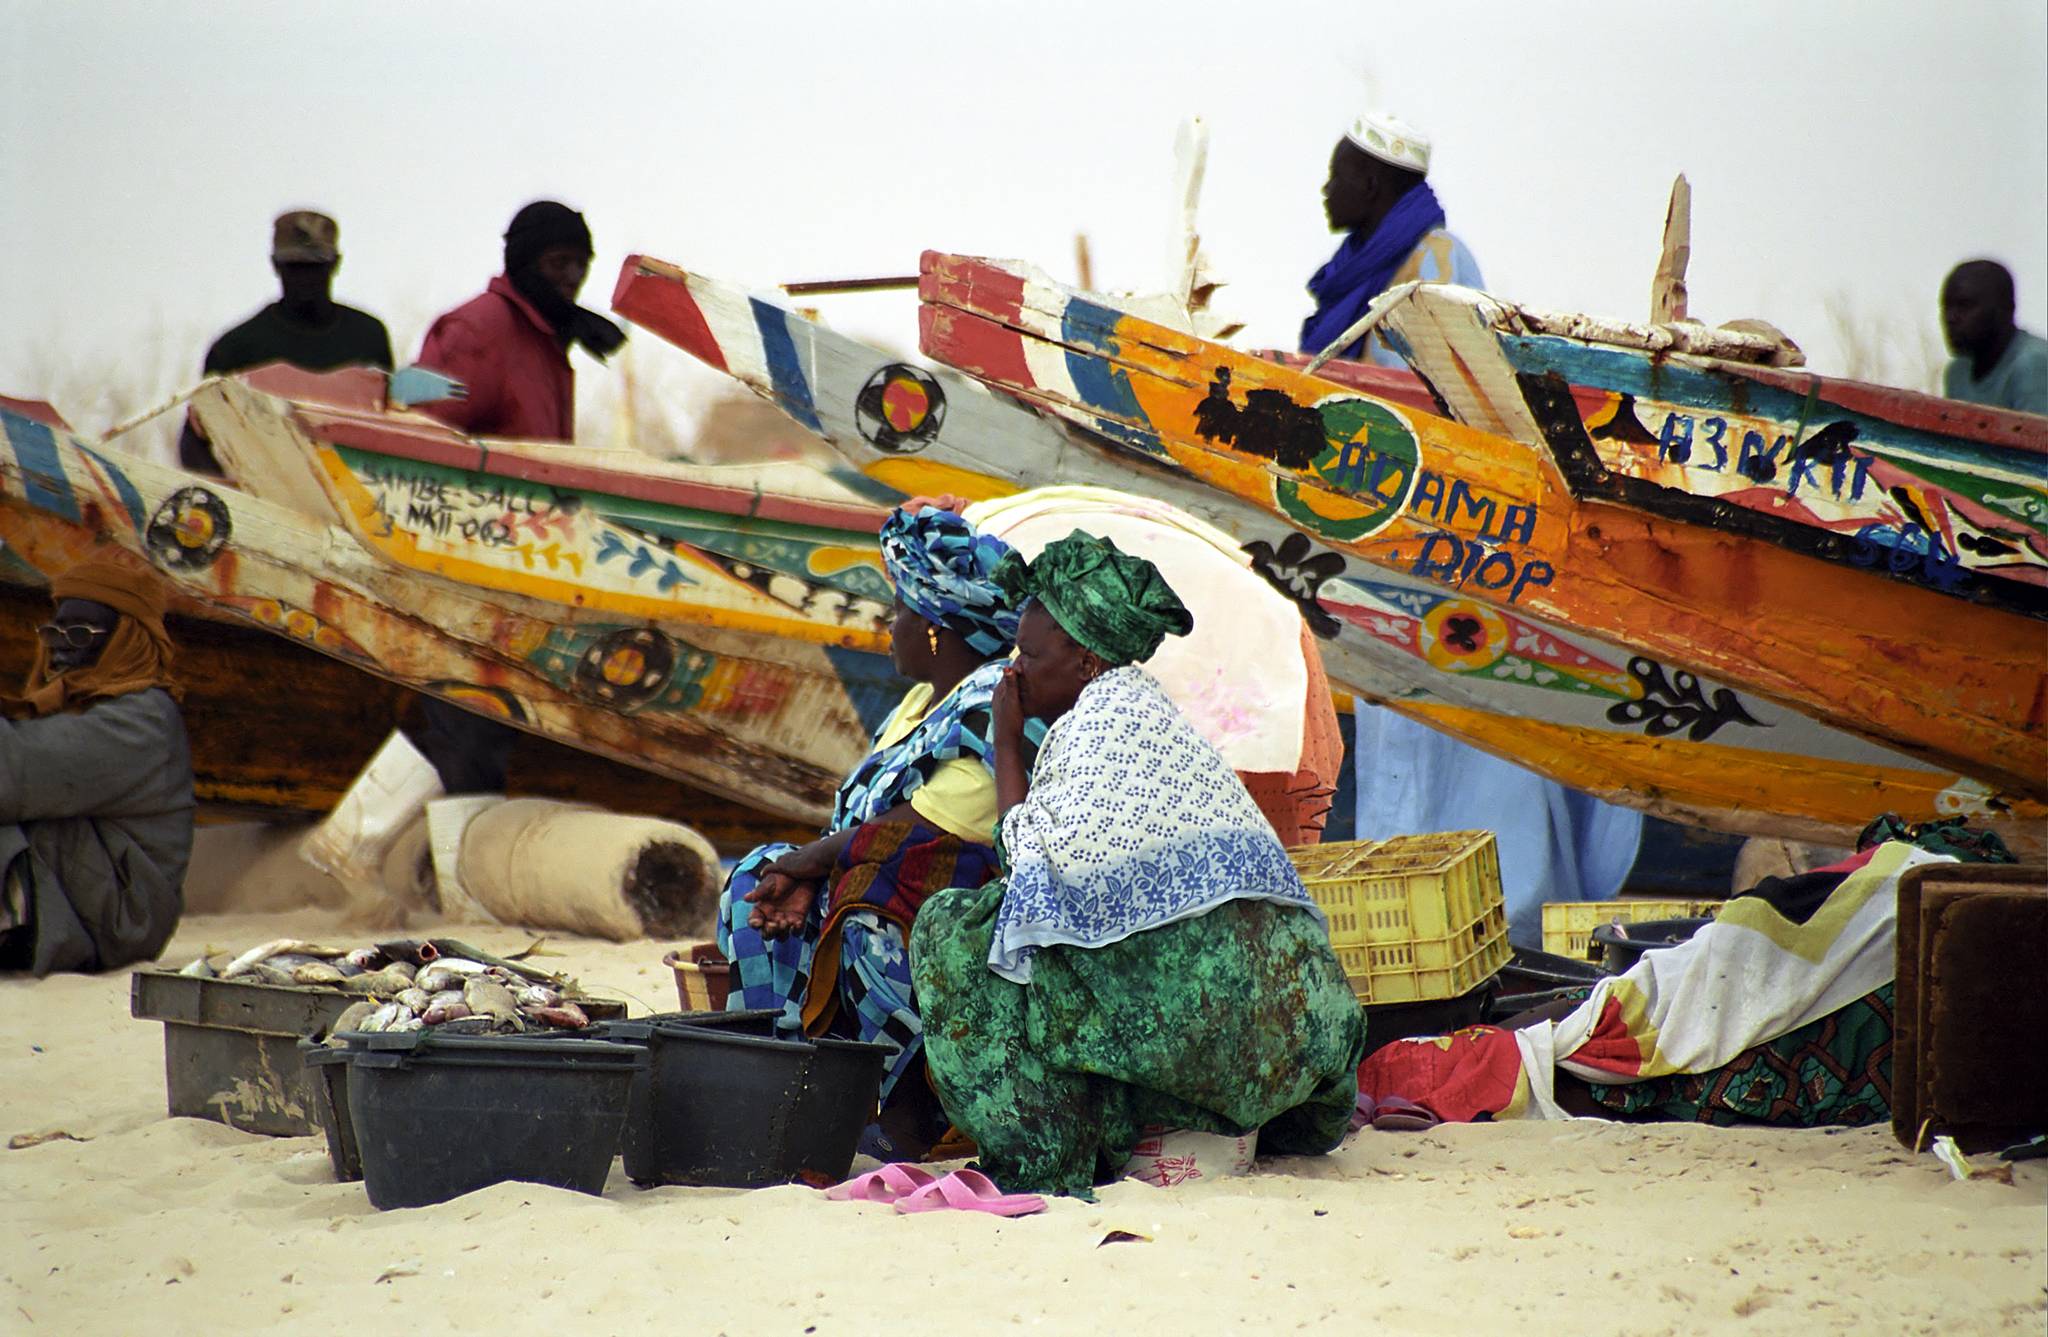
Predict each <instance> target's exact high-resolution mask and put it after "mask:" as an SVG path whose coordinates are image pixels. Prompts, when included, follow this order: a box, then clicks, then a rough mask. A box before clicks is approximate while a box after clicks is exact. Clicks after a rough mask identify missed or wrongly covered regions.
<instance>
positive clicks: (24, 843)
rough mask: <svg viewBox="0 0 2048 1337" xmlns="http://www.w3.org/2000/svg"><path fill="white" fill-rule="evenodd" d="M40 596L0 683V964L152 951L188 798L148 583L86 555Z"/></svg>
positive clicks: (158, 592)
mask: <svg viewBox="0 0 2048 1337" xmlns="http://www.w3.org/2000/svg"><path fill="white" fill-rule="evenodd" d="M50 593H51V596H52V598H54V599H55V600H56V605H57V607H56V612H55V613H54V614H53V615H52V616H51V619H50V621H49V622H47V623H46V624H44V625H43V626H41V627H38V628H37V629H36V633H37V636H38V639H39V644H38V645H37V647H36V656H35V662H34V665H33V666H32V667H31V668H30V669H29V675H28V685H27V687H26V689H25V690H24V691H23V693H22V695H21V696H19V697H8V696H5V695H4V694H0V708H4V711H0V971H10V970H15V971H18V970H27V971H32V972H33V973H34V974H36V975H38V976H41V975H47V974H49V973H50V972H51V971H54V970H112V969H115V968H116V967H119V966H125V965H128V964H129V963H131V962H134V961H144V960H149V959H151V958H154V957H155V956H156V954H157V953H158V952H160V951H162V950H163V945H164V942H165V941H166V940H167V939H168V938H169V937H170V936H171V931H172V930H173V929H175V928H176V927H177V925H178V914H179V912H180V910H181V909H182V908H183V906H184V882H185V864H186V861H187V860H188V859H189V858H190V857H191V853H192V817H193V808H194V804H193V799H192V758H191V754H190V752H189V751H188V750H187V749H186V744H185V721H184V717H183V716H182V715H180V714H179V713H178V695H179V693H178V687H177V683H176V681H175V680H174V679H173V678H172V677H171V641H170V637H169V636H167V635H166V634H165V632H164V604H165V599H166V591H165V589H164V587H163V585H162V584H161V583H160V582H159V581H158V580H157V579H156V578H155V577H154V576H153V575H151V574H150V573H148V572H146V571H142V570H137V569H133V568H131V567H128V566H126V565H117V564H114V563H111V562H89V563H86V564H85V565H83V566H78V567H74V568H72V569H71V570H70V571H68V572H66V573H64V574H63V575H61V576H58V577H57V578H56V579H54V580H52V581H51V582H50Z"/></svg>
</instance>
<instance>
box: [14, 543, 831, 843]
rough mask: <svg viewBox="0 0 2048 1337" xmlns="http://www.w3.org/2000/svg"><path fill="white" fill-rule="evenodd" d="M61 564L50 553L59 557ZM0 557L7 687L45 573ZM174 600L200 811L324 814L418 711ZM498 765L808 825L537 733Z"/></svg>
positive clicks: (675, 812) (530, 778)
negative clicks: (652, 777)
mask: <svg viewBox="0 0 2048 1337" xmlns="http://www.w3.org/2000/svg"><path fill="white" fill-rule="evenodd" d="M0 514H4V512H0ZM48 523H49V524H50V525H51V526H65V528H66V529H68V530H71V531H72V533H73V534H74V536H75V538H76V539H77V541H78V546H77V557H78V558H79V559H83V558H84V557H85V556H86V555H87V554H88V553H89V552H90V551H91V548H92V536H91V535H89V534H88V533H86V532H85V531H84V530H83V529H82V528H79V527H72V526H68V525H66V524H65V522H63V521H58V520H54V519H53V520H51V521H49V522H48ZM48 550H50V551H55V550H56V545H55V544H51V545H49V547H48ZM68 565H70V561H69V560H66V561H62V562H60V563H59V569H62V567H64V566H68ZM0 567H4V568H5V569H4V570H0V685H4V686H6V687H7V688H12V687H13V686H16V685H18V684H19V683H20V682H21V680H22V678H23V677H25V676H26V674H27V672H28V666H29V661H30V659H31V658H32V655H33V652H34V647H35V628H36V626H37V624H39V623H43V622H47V621H49V620H50V598H49V593H48V590H47V589H46V588H44V584H45V582H44V573H42V572H39V571H34V570H32V569H30V568H28V567H27V566H26V565H25V564H23V563H18V562H17V563H10V562H8V561H7V559H6V558H5V557H4V556H0ZM177 608H178V609H179V610H180V611H174V612H173V613H172V614H171V616H170V617H169V618H168V619H166V622H167V626H168V628H169V631H170V634H171V640H172V642H173V643H174V644H175V645H176V646H177V656H178V658H177V669H178V678H179V681H180V683H181V684H182V686H183V687H184V692H185V696H184V703H183V707H182V709H183V712H184V716H185V731H186V736H187V737H188V738H189V739H190V741H191V746H192V772H193V788H194V790H195V792H196V793H197V796H198V799H199V804H200V814H201V817H202V819H203V820H207V821H234V820H264V821H275V820H294V819H304V818H310V817H314V816H319V815H324V814H325V813H327V812H329V811H330V810H332V809H333V807H334V805H335V803H336V802H337V801H338V800H339V799H340V798H341V795H342V793H343V792H344V791H345V790H346V789H347V788H348V786H349V784H350V782H352V781H353V780H354V779H355V777H356V776H357V775H358V774H359V773H361V771H362V769H363V767H364V766H365V765H367V764H368V763H369V760H370V758H371V756H372V755H373V754H374V753H375V752H376V750H377V748H378V746H379V745H380V744H381V743H382V742H383V740H384V737H385V735H386V734H387V733H388V732H389V731H390V730H391V729H393V728H397V727H400V726H401V725H413V724H417V722H418V721H417V719H416V718H415V716H414V715H413V713H412V711H411V710H410V706H411V703H412V702H413V701H414V699H415V698H416V696H417V693H414V692H412V691H409V690H408V689H406V688H404V687H401V686H399V685H398V684H397V683H395V682H391V681H389V680H387V679H384V678H380V677H377V676H376V675H374V674H372V673H368V672H365V671H364V670H362V669H359V668H354V667H352V666H350V665H349V664H348V663H347V662H345V661H343V660H340V659H334V658H330V657H329V656H327V655H323V654H321V653H319V652H318V651H316V650H313V649H311V648H309V647H307V646H304V645H302V644H300V643H299V642H298V641H297V640H295V639H293V638H292V637H290V636H281V635H278V634H276V632H275V631H274V630H272V631H266V630H263V629H260V628H259V627H258V626H256V625H253V624H252V623H250V622H248V621H244V620H241V619H239V618H238V619H235V620H232V621H230V620H226V619H224V618H223V617H221V616H220V615H217V614H216V615H211V616H210V615H208V610H207V609H206V608H205V607H204V606H203V605H199V604H196V603H193V602H191V601H189V600H185V599H180V600H178V602H177ZM281 702H282V703H287V709H281V708H280V703H281ZM507 771H508V779H507V784H506V788H507V791H508V792H510V793H512V794H516V795H520V796H526V797H533V798H552V799H561V800H564V801H575V802H582V803H594V804H597V805H598V806H599V807H604V808H611V809H614V810H615V811H620V812H637V813H645V814H648V815H650V816H655V817H667V818H670V819H672V820H674V821H680V822H688V823H689V824H690V825H692V826H694V827H695V828H696V829H697V830H699V831H701V832H703V833H704V835H705V837H706V838H707V839H709V840H710V841H711V842H712V843H713V844H714V845H716V846H718V847H719V849H720V850H721V851H724V852H727V853H733V854H737V853H743V852H745V851H746V850H748V849H751V848H752V847H754V846H755V845H758V844H760V843H762V842H763V841H767V840H786V839H791V838H801V836H802V833H803V832H805V830H806V829H807V828H806V827H805V826H804V825H802V824H799V823H793V822H791V821H789V820H787V819H782V818H776V817H773V816H770V815H768V814H765V813H762V812H760V811H758V810H756V809H753V808H749V807H745V806H743V805H741V804H738V803H735V802H733V801H732V800H730V799H727V798H722V797H719V796H718V795H715V794H710V793H707V792H705V791H704V790H701V789H696V788H693V787H691V786H689V785H686V784H682V783H659V784H650V783H649V782H648V781H649V776H648V774H647V772H645V771H643V770H639V769H636V768H634V767H630V766H626V765H622V764H620V763H619V762H615V761H610V760H608V759H606V758H604V757H599V756H593V755H592V754H590V753H588V752H583V751H580V750H578V749H576V748H573V747H569V746H567V745H565V744H562V743H557V742H553V741H550V740H549V739H546V738H543V737H541V736H539V735H537V734H529V733H522V734H520V735H519V736H518V738H517V739H516V741H515V742H514V744H513V748H512V754H511V757H510V760H509V766H508V768H507Z"/></svg>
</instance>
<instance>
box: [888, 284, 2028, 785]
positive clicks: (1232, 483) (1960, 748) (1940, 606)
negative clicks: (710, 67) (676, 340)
mask: <svg viewBox="0 0 2048 1337" xmlns="http://www.w3.org/2000/svg"><path fill="white" fill-rule="evenodd" d="M922 272H923V278H922V283H921V286H920V298H921V303H922V305H921V309H920V329H921V335H922V343H923V348H924V351H925V352H926V353H927V354H929V355H930V356H932V357H934V358H937V359H939V360H940V361H943V362H946V363H949V364H951V365H952V366H954V367H957V368H960V369H961V370H963V371H966V372H968V373H969V374H971V375H973V376H976V377H978V378H980V379H982V380H984V381H985V382H987V383H988V384H990V385H991V386H993V387H995V388H997V389H1000V390H1004V391H1007V392H1008V393H1010V394H1013V395H1016V396H1018V397H1019V398H1021V399H1023V400H1024V401H1025V402H1026V403H1028V404H1031V405H1033V406H1034V407H1037V408H1040V409H1041V410H1043V411H1046V412H1049V413H1052V414H1055V415H1057V416H1059V417H1061V418H1064V419H1066V420H1068V421H1069V422H1072V423H1074V424H1076V425H1078V426H1080V427H1083V428H1085V429H1087V430H1088V431H1089V432H1091V433H1094V434H1096V435H1098V436H1101V437H1103V438H1106V439H1107V440H1109V441H1112V442H1114V443H1116V444H1117V445H1118V446H1119V447H1121V448H1122V449H1124V450H1125V451H1126V452H1129V453H1130V454H1132V455H1133V456H1135V457H1138V458H1143V459H1146V460H1149V461H1151V462H1153V463H1155V464H1165V465H1167V466H1169V467H1170V468H1172V469H1174V470H1176V471H1177V472H1180V473H1184V474H1186V475H1187V476H1190V477H1193V478H1195V479H1198V480H1199V481H1201V482H1202V483H1204V484H1206V485H1207V486H1209V487H1211V488H1214V489H1217V490H1219V491H1221V492H1224V493H1227V494H1229V495H1231V496H1234V497H1237V498H1239V499H1241V500H1244V501H1248V502H1251V503H1253V504H1255V505H1257V506H1259V507H1260V508H1262V509H1264V510H1265V511H1267V512H1268V513H1270V514H1272V515H1274V516H1276V517H1279V518H1280V519H1282V520H1284V521H1285V522H1287V523H1288V524H1290V525H1292V526H1293V527H1295V528H1297V529H1300V530H1302V531H1304V532H1306V533H1308V534H1311V535H1313V536H1315V537H1316V538H1318V539H1319V540H1321V541H1322V542H1323V543H1325V544H1327V545H1328V546H1329V547H1331V548H1334V549H1337V550H1339V551H1341V552H1343V553H1349V554H1352V555H1355V556H1357V557H1359V558H1362V559H1363V560H1365V561H1366V562H1368V563H1371V564H1373V565H1376V566H1379V567H1381V568H1383V569H1386V570H1390V571H1393V572H1397V573H1399V574H1401V575H1403V576H1408V577H1419V578H1422V579H1425V580H1428V581H1431V582H1433V583H1435V584H1437V585H1439V586H1442V587H1444V588H1446V589H1452V590H1456V591H1457V592H1458V593H1459V594H1460V595H1461V596H1463V597H1466V598H1469V599H1473V600H1476V601H1479V602H1481V603H1483V604H1486V605H1489V606H1491V607H1493V608H1495V609H1497V610H1499V611H1500V612H1501V613H1502V614H1504V615H1506V614H1514V613H1518V612H1519V613H1527V614H1529V615H1532V616H1535V617H1538V618H1542V619H1544V620H1546V621H1550V622H1553V623H1557V624H1561V625H1563V626H1564V627H1567V628H1570V629H1573V630H1578V631H1583V632H1586V633H1588V634H1592V635H1596V636H1600V637H1603V638H1607V639H1610V640H1613V641H1619V642H1621V643H1624V644H1628V645H1631V646H1639V647H1642V648H1644V649H1645V650H1647V651H1649V652H1651V653H1653V654H1655V655H1656V656H1657V657H1658V658H1659V659H1660V660H1663V661H1664V662H1665V663H1668V664H1671V665H1674V666H1683V667H1684V668H1685V669H1686V670H1688V672H1687V673H1686V674H1684V676H1685V677H1686V678H1688V679H1689V678H1691V677H1692V675H1693V674H1695V673H1697V674H1702V675H1706V676H1710V677H1712V678H1714V679H1718V680H1720V681H1723V682H1728V683H1730V684H1735V685H1738V686H1740V687H1742V688H1745V689H1747V690H1749V691H1753V692H1756V693H1758V694H1760V695H1762V696H1764V697H1767V698H1770V699H1772V700H1775V701H1779V702H1782V703H1784V704H1786V705H1788V706H1791V707H1793V708H1795V709H1798V710H1800V711H1802V712H1803V713H1806V714H1808V715H1811V716H1812V717H1814V718H1816V719H1819V720H1822V721H1824V722H1826V723H1829V724H1832V725H1835V726H1837V727H1840V728H1843V729H1846V730H1849V731H1852V732H1855V733H1858V734H1861V735H1862V736H1864V737H1866V738H1868V739H1871V740H1873V741H1875V742H1878V743H1881V744H1883V745H1885V746H1887V747H1890V748H1893V749H1897V750H1899V751H1902V752H1905V753H1907V754H1910V755H1912V756H1915V757H1919V758H1922V759H1925V760H1927V761H1929V762H1931V763H1935V764H1941V765H1949V766H1954V767H1956V768H1957V769H1958V770H1960V771H1961V772H1962V773H1963V774H1964V775H1968V776H1975V777H1978V778H1979V779H1980V780H1982V781H1984V782H1987V783H1989V784H1992V785H1995V786H1997V787H1999V788H2001V789H2004V790H2006V791H2008V792H2010V793H2013V794H2015V795H2017V796H2019V797H2022V798H2027V799H2031V800H2035V801H2039V800H2041V799H2043V798H2044V797H2048V728H2044V716H2048V673H2044V668H2048V636H2044V630H2043V627H2042V624H2040V623H2039V622H2036V621H2034V620H2033V619H2030V618H2026V617H2021V616H2017V615H2014V614H2012V613H2009V612H2006V611H2003V610H2001V609H1998V608H1994V607H1987V606H1984V605H1981V604H1975V603H1970V602H1966V601H1961V600H1956V599H1951V598H1948V597H1946V596H1944V595H1942V594H1940V593H1937V592H1935V591H1932V590H1926V589H1921V588H1918V587H1914V586H1910V585H1902V584H1900V583H1897V582H1893V581H1889V580H1886V579H1883V578H1882V577H1880V576H1877V575H1874V574H1872V573H1870V572H1867V571H1861V570H1857V569H1854V568H1850V567H1844V566H1841V565H1838V564H1834V563H1830V562H1826V561H1822V560H1818V559H1816V558H1814V557H1810V556H1807V555H1804V554H1801V553H1798V552H1794V551H1790V550H1788V549H1786V548H1784V547H1781V546H1778V545H1775V544H1773V543H1770V542H1768V541H1765V540H1763V539H1760V538H1757V537H1755V536H1752V535H1748V534H1741V533H1731V532H1726V531H1721V530H1716V529H1713V528H1710V527H1704V526H1698V525H1691V524H1686V523H1682V522H1675V521H1672V520H1670V519H1668V518H1663V517H1657V516H1652V515H1648V514H1645V513H1643V512H1641V511H1638V510H1634V509H1631V508H1628V507H1624V506H1620V505H1615V504H1611V503H1606V502H1600V501H1591V500H1585V499H1581V498H1579V497H1578V496H1575V495H1574V493H1573V490H1572V488H1571V487H1570V486H1569V484H1568V482H1567V480H1566V478H1565V476H1564V474H1563V472H1562V470H1561V468H1560V466H1559V462H1558V461H1557V460H1556V459H1555V458H1554V457H1553V456H1552V455H1551V454H1550V453H1549V452H1548V451H1546V450H1544V449H1542V448H1541V447H1539V446H1535V445H1532V444H1529V443H1523V442H1517V441H1514V440H1510V439H1507V438H1504V437H1500V436H1495V435H1490V434H1487V433H1482V432H1479V431H1475V430H1473V429H1471V428H1468V427H1465V426H1462V425H1460V424H1458V423H1454V422H1451V421H1448V420H1445V419H1442V418H1438V417H1435V416H1433V415H1429V414H1424V413H1420V412H1417V411H1415V410H1414V409H1413V408H1410V407H1407V406H1404V405H1401V404H1397V403H1393V402H1390V401H1388V400H1386V399H1383V398H1380V397H1378V396H1375V395H1373V394H1370V393H1367V392H1363V391H1360V390H1357V389H1353V388H1350V387H1347V386H1344V385H1341V384H1338V383H1336V382H1334V381H1331V380H1327V379H1322V378H1319V377H1315V376H1310V375H1307V374H1305V373H1304V372H1303V371H1300V370H1297V369H1294V368H1290V367H1286V366H1281V365H1278V364H1276V363H1274V362H1272V361H1269V360H1265V359H1261V358H1259V357H1256V356H1253V355H1250V354H1246V353H1241V352H1238V351H1236V350H1234V349H1230V348H1227V347H1224V346H1222V345H1219V344H1215V343H1211V342H1208V341H1205V340H1202V339H1199V338H1196V337H1194V336H1192V335H1188V334H1185V333H1182V332H1179V331H1176V330H1174V329H1170V328H1167V327H1165V326H1162V325H1159V324H1156V323H1153V322H1150V321H1146V320H1143V319H1140V318H1138V317H1135V316H1132V315H1129V314H1127V313H1125V312H1122V311H1119V310H1117V309H1116V308H1115V307H1113V306H1111V305H1109V304H1108V303H1106V302H1105V301H1104V300H1103V299H1099V298H1096V297H1093V296H1089V295H1086V294H1082V293H1078V292H1075V291H1073V290H1071V289H1068V288H1065V287H1062V286H1061V285H1058V284H1056V283H1054V282H1052V281H1051V280H1049V279H1047V278H1046V277H1044V276H1043V275H1041V274H1039V273H1037V272H1036V271H1034V270H1031V269H1030V268H1028V267H1026V266H1022V265H1017V264H1013V263H1009V262H996V261H989V260H982V259H975V258H971V257H964V256H953V255H944V254H939V253H927V254H926V256H925V257H924V261H923V266H922ZM1666 691H1667V692H1668V693H1672V694H1677V688H1676V685H1675V684H1670V683H1667V684H1666Z"/></svg>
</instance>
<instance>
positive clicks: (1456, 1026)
mask: <svg viewBox="0 0 2048 1337" xmlns="http://www.w3.org/2000/svg"><path fill="white" fill-rule="evenodd" d="M1497 979H1498V976H1496V977H1494V978H1492V979H1488V980H1485V981H1484V982H1482V983H1481V984H1479V985H1478V986H1477V987H1476V988H1472V989H1468V990H1467V991H1465V992H1464V993H1461V994H1459V995H1458V996H1457V997H1456V998H1432V999H1429V1000H1427V1001H1424V1002H1420V1003H1368V1004H1366V1008H1365V1052H1366V1053H1368V1054H1370V1053H1373V1052H1374V1051H1375V1050H1377V1049H1379V1048H1381V1047H1382V1046H1384V1045H1387V1044H1390V1043H1392V1042H1393V1041H1395V1040H1405V1039H1407V1038H1408V1037H1409V1036H1411V1035H1449V1034H1450V1033H1451V1032H1452V1031H1456V1030H1462V1029H1464V1028H1465V1027H1467V1026H1476V1025H1478V1024H1479V1020H1480V1018H1481V1017H1482V1016H1484V1015H1485V1013H1486V1003H1487V1000H1488V999H1489V998H1491V997H1492V996H1493V991H1494V987H1495V982H1496V980H1497Z"/></svg>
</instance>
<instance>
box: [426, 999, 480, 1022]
mask: <svg viewBox="0 0 2048 1337" xmlns="http://www.w3.org/2000/svg"><path fill="white" fill-rule="evenodd" d="M468 1015H469V1006H468V1005H467V1004H466V1003H464V1002H463V1001H462V999H461V998H459V997H458V998H457V999H456V1000H455V1001H454V1002H452V1003H444V1002H441V1001H440V1000H439V999H436V1000H435V1001H434V1002H432V1003H429V1004H428V1005H427V1010H426V1011H424V1012H422V1013H420V1020H421V1021H424V1022H425V1023H427V1025H429V1026H439V1025H441V1024H442V1023H444V1022H449V1021H460V1020H462V1019H463V1018H464V1017H466V1016H468Z"/></svg>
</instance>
